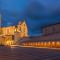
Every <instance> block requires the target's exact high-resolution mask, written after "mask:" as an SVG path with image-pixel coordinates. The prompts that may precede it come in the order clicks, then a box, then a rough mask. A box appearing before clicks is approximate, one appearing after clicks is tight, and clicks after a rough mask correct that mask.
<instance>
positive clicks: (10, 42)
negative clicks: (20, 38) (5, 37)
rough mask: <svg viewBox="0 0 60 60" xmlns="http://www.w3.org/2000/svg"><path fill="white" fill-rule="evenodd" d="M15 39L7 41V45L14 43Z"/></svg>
mask: <svg viewBox="0 0 60 60" xmlns="http://www.w3.org/2000/svg"><path fill="white" fill-rule="evenodd" d="M13 43H14V41H6V45H12V44H13Z"/></svg>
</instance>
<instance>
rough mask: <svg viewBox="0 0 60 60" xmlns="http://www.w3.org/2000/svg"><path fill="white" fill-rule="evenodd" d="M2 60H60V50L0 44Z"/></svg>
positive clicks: (0, 58) (0, 59)
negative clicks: (3, 45)
mask: <svg viewBox="0 0 60 60" xmlns="http://www.w3.org/2000/svg"><path fill="white" fill-rule="evenodd" d="M0 60H60V50H55V49H47V48H37V49H36V48H31V47H28V48H26V47H20V46H18V45H17V46H16V45H15V46H11V47H2V46H0Z"/></svg>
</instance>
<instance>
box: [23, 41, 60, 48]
mask: <svg viewBox="0 0 60 60" xmlns="http://www.w3.org/2000/svg"><path fill="white" fill-rule="evenodd" d="M22 45H23V46H33V47H50V48H52V47H55V48H60V41H56V42H55V41H48V42H46V41H45V42H43V41H42V42H25V43H22Z"/></svg>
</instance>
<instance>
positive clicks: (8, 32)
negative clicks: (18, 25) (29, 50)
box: [2, 26, 15, 35]
mask: <svg viewBox="0 0 60 60" xmlns="http://www.w3.org/2000/svg"><path fill="white" fill-rule="evenodd" d="M14 30H15V26H9V27H3V28H2V32H3V35H14Z"/></svg>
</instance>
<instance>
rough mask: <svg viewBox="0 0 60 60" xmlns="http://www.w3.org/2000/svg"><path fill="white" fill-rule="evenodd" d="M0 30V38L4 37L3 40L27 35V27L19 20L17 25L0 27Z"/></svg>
mask: <svg viewBox="0 0 60 60" xmlns="http://www.w3.org/2000/svg"><path fill="white" fill-rule="evenodd" d="M0 32H1V34H0V35H1V36H0V37H2V38H3V37H4V40H5V41H8V40H16V41H18V39H21V38H24V37H28V28H27V25H26V23H25V21H19V22H18V25H17V26H8V27H1V28H0ZM4 40H3V42H4ZM0 42H1V40H0Z"/></svg>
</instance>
